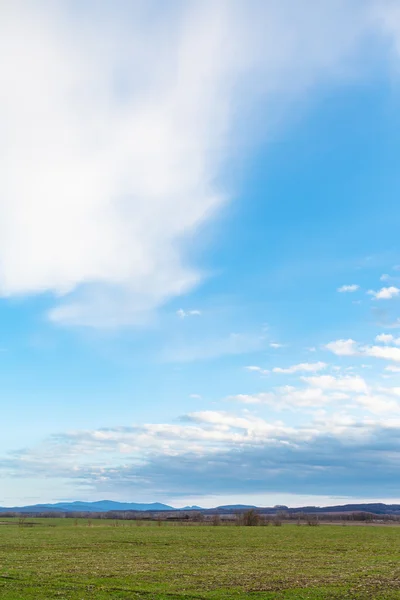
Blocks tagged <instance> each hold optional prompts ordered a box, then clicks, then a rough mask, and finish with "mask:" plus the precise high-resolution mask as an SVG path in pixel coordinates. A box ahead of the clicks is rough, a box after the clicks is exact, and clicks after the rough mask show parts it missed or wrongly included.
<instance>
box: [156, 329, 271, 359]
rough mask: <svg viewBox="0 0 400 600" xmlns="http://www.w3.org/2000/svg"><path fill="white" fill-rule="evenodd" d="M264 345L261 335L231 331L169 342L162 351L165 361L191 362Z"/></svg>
mask: <svg viewBox="0 0 400 600" xmlns="http://www.w3.org/2000/svg"><path fill="white" fill-rule="evenodd" d="M263 347H265V339H264V337H263V336H262V335H258V334H251V333H231V334H229V335H226V336H221V337H216V336H210V337H204V338H202V339H197V340H194V341H193V339H192V338H191V339H190V340H188V341H187V342H183V343H180V344H175V345H173V344H169V345H168V347H166V348H165V349H164V350H163V352H162V357H161V358H162V360H164V361H166V362H193V361H197V360H210V359H215V358H218V357H221V356H229V355H236V354H237V355H239V354H248V353H251V352H256V351H258V350H261V349H262V348H263Z"/></svg>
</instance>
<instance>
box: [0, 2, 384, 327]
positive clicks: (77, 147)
mask: <svg viewBox="0 0 400 600" xmlns="http://www.w3.org/2000/svg"><path fill="white" fill-rule="evenodd" d="M366 4H367V6H366V5H365V3H352V6H351V10H350V18H349V4H348V3H347V2H344V1H343V0H339V2H338V1H336V0H335V1H333V0H329V1H328V2H325V3H324V4H323V6H322V5H321V3H320V2H319V1H317V0H310V1H309V2H308V3H307V6H306V7H304V5H300V4H299V3H296V2H293V1H291V0H283V1H282V2H279V3H278V2H261V1H257V0H256V1H255V2H253V3H251V4H249V3H248V2H242V1H234V2H224V1H222V0H221V1H220V0H214V1H209V0H205V1H196V0H191V1H189V2H184V3H174V2H172V3H165V2H155V3H154V2H149V3H143V2H135V3H118V2H116V3H114V4H113V12H112V18H110V13H109V11H108V10H105V4H104V3H100V4H99V6H97V7H96V10H94V11H87V10H84V9H82V10H81V9H80V10H79V11H78V10H77V7H76V6H75V4H74V7H75V8H73V7H72V8H71V6H70V3H68V2H67V0H60V2H54V3H48V2H44V1H40V0H39V1H38V2H29V3H25V4H24V3H20V2H11V3H7V6H5V7H4V9H3V10H2V19H1V22H0V51H1V54H2V56H7V57H8V59H7V61H2V65H1V81H2V85H3V86H4V90H6V93H5V94H3V95H2V106H1V111H0V130H1V131H2V136H1V140H0V153H1V155H2V156H3V157H4V159H3V161H2V164H1V174H2V176H1V182H2V187H1V189H0V194H1V199H2V201H1V204H0V206H1V210H0V222H1V227H2V229H1V232H0V256H1V266H0V292H1V294H2V295H3V296H12V295H24V294H42V293H50V294H53V296H54V297H56V298H58V299H57V300H55V303H56V305H55V307H54V308H53V309H52V310H51V311H50V313H49V317H50V319H51V320H52V321H53V322H56V323H63V324H69V325H88V326H117V325H124V324H127V323H132V322H133V323H135V322H137V321H142V320H143V319H144V318H145V317H146V316H147V315H148V313H149V312H151V311H152V310H154V309H156V308H157V307H158V306H160V305H162V304H164V303H166V302H167V301H168V300H169V299H171V298H172V297H175V296H179V295H182V294H184V293H187V292H188V291H189V290H190V289H192V288H193V286H195V285H197V284H198V283H199V282H200V281H201V279H202V277H203V274H202V272H201V269H199V268H198V267H197V266H196V265H195V264H193V261H189V260H188V258H187V254H186V243H185V242H186V240H187V239H189V238H190V239H191V240H195V237H196V233H197V231H198V229H199V227H200V226H201V225H203V224H204V223H205V222H206V221H207V220H209V219H210V218H211V217H212V216H213V215H214V214H215V213H216V211H218V209H219V208H220V207H221V205H222V204H223V203H224V202H226V200H227V198H226V197H225V194H224V190H223V183H221V173H223V168H224V166H225V164H226V161H227V160H230V161H232V159H233V156H232V148H233V147H235V145H237V144H235V143H232V142H233V141H235V139H236V140H237V137H235V136H236V135H240V134H237V133H236V130H238V131H241V125H240V124H241V123H243V122H244V120H245V119H247V116H248V114H250V113H249V110H248V109H249V107H250V106H251V107H252V108H253V114H256V113H257V111H258V110H259V107H260V106H262V111H263V113H262V122H263V123H264V122H266V127H267V126H268V123H271V122H273V121H274V108H273V107H274V105H276V100H277V98H279V99H280V102H279V105H280V106H281V107H282V106H284V105H285V104H286V105H287V106H290V103H291V101H292V100H293V99H295V98H297V97H298V96H299V95H302V94H304V92H305V91H307V93H310V90H312V89H316V88H317V86H318V83H319V82H325V81H326V80H327V79H329V78H332V79H333V80H338V79H340V78H342V77H343V76H344V77H348V76H349V74H350V72H351V68H352V67H351V65H355V64H356V63H357V62H358V60H359V59H360V58H359V54H358V52H357V48H358V47H359V45H360V43H361V42H362V40H363V39H365V37H366V36H367V35H369V33H370V29H371V27H372V26H373V25H372V24H371V19H370V13H369V3H368V2H367V3H366ZM122 6H123V7H124V9H123V10H122V8H121V7H122ZM154 6H157V10H154ZM375 29H376V28H375ZM380 29H381V30H383V29H385V32H386V31H387V28H385V27H383V26H382V27H380ZM390 35H392V31H391V30H390ZM27 64H29V68H27ZM299 65H301V68H300V67H299ZM357 73H358V70H357ZM16 74H18V76H16ZM241 90H245V91H243V93H241ZM260 98H262V102H260ZM249 130H252V128H251V127H250V128H249ZM21 170H23V177H22V176H21ZM217 182H218V183H217ZM21 257H26V258H28V259H27V260H24V259H23V258H22V259H21ZM189 262H191V264H189ZM60 296H64V298H63V299H60Z"/></svg>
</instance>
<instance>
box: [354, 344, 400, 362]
mask: <svg viewBox="0 0 400 600" xmlns="http://www.w3.org/2000/svg"><path fill="white" fill-rule="evenodd" d="M361 351H362V353H363V354H366V355H367V356H374V357H375V358H384V359H386V360H392V361H394V362H400V348H392V347H390V346H365V347H364V348H362V349H361Z"/></svg>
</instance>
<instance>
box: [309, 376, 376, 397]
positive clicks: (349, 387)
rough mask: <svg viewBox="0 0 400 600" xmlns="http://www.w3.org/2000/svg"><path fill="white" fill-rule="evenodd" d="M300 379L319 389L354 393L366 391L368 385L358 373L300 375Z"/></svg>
mask: <svg viewBox="0 0 400 600" xmlns="http://www.w3.org/2000/svg"><path fill="white" fill-rule="evenodd" d="M302 379H303V381H305V382H306V383H308V384H309V385H311V386H312V387H316V388H320V389H321V390H338V391H342V392H356V393H367V392H368V386H367V384H366V382H365V380H364V379H363V378H362V377H360V376H358V375H355V376H346V377H333V376H332V375H319V376H316V377H302Z"/></svg>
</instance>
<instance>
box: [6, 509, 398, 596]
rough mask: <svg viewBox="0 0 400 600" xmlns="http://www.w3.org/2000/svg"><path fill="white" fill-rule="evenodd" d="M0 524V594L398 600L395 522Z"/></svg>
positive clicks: (48, 521)
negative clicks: (317, 524)
mask: <svg viewBox="0 0 400 600" xmlns="http://www.w3.org/2000/svg"><path fill="white" fill-rule="evenodd" d="M32 521H34V522H35V523H37V525H34V526H32V527H27V526H23V527H20V526H18V525H17V524H16V523H13V524H10V523H11V521H8V523H9V524H5V525H0V598H1V600H25V599H27V600H50V599H57V600H86V599H99V600H106V599H107V600H108V599H115V600H116V599H119V600H123V599H126V600H128V599H132V600H137V599H145V600H178V599H191V600H201V599H204V600H206V599H210V600H212V599H215V600H222V599H223V600H227V599H231V598H233V599H237V600H244V599H250V598H251V599H254V600H259V599H261V598H262V599H276V600H280V599H299V600H302V599H311V600H313V599H315V600H316V599H335V598H343V599H344V598H354V599H371V600H375V599H382V600H383V599H389V598H399V599H400V527H396V526H382V527H373V526H365V527H353V526H351V525H349V526H345V527H342V526H330V525H322V526H320V527H308V526H305V525H302V526H300V527H299V526H296V525H287V524H285V525H284V526H283V527H272V526H270V527H236V526H220V527H213V526H208V525H191V526H190V525H179V524H164V523H163V524H162V525H161V526H158V525H157V524H156V523H143V524H142V525H141V526H138V525H137V524H136V523H135V522H133V521H124V522H118V526H116V525H115V522H110V521H107V520H93V521H92V525H91V526H89V525H88V521H87V520H83V519H82V520H79V521H78V522H77V523H78V524H75V523H74V520H73V519H33V520H32Z"/></svg>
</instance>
